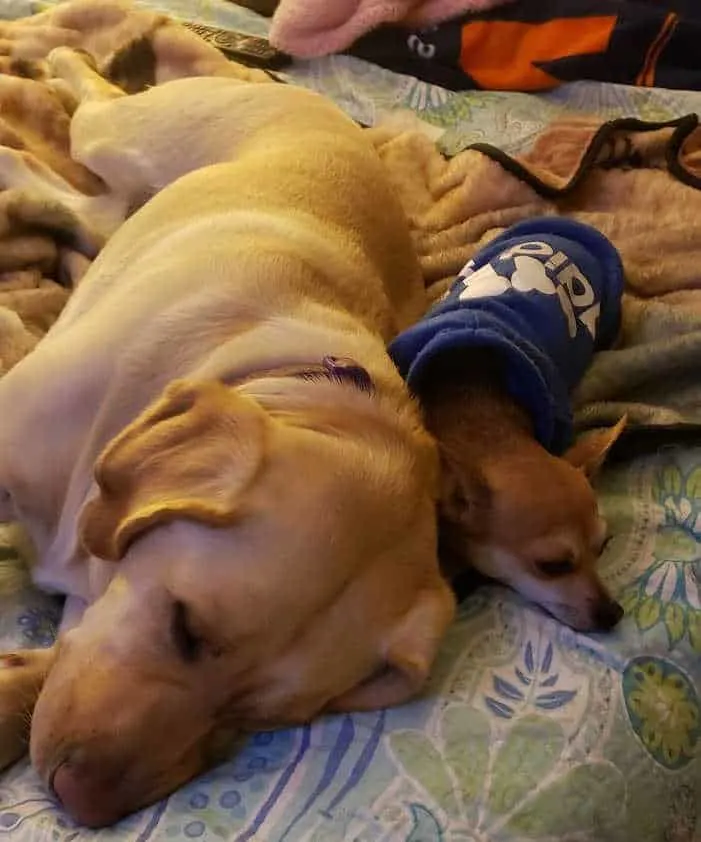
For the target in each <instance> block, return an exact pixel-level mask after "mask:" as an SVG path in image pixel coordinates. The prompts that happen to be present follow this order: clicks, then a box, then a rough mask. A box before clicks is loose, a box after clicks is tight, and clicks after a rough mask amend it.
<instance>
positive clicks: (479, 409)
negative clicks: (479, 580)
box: [390, 217, 625, 631]
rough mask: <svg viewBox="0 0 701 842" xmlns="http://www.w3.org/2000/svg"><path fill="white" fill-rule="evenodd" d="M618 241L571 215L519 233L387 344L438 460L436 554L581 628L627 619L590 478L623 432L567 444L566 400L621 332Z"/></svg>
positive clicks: (512, 232)
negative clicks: (604, 563)
mask: <svg viewBox="0 0 701 842" xmlns="http://www.w3.org/2000/svg"><path fill="white" fill-rule="evenodd" d="M622 289H623V269H622V265H621V262H620V258H619V256H618V253H617V252H616V250H615V248H614V247H613V245H612V244H611V243H610V242H609V241H608V240H607V239H606V238H605V237H604V236H603V235H602V234H600V233H599V232H598V231H596V230H595V229H593V228H590V227H589V226H586V225H582V224H581V223H578V222H574V221H572V220H567V219H562V218H559V217H556V218H541V219H536V220H531V221H529V222H526V223H521V224H520V225H516V226H514V227H513V228H511V229H508V230H507V231H506V232H505V233H504V234H502V235H501V236H500V237H498V238H497V239H496V240H495V241H493V242H492V243H491V244H490V245H489V246H488V247H487V248H486V249H484V250H482V251H481V252H480V253H478V255H477V256H476V257H475V258H473V259H472V260H471V261H470V262H469V263H468V265H467V266H466V267H465V269H464V270H463V272H462V273H461V274H460V276H459V277H458V279H457V281H456V283H455V284H454V285H453V286H452V287H451V289H450V290H449V292H448V293H447V295H446V296H445V297H444V299H443V300H442V301H441V302H439V304H438V305H437V306H436V307H434V308H433V309H432V310H431V311H430V312H429V313H428V314H427V316H426V317H425V318H424V319H423V320H422V321H421V322H419V323H418V324H417V325H414V326H413V327H412V328H410V329H409V330H408V331H405V332H404V333H403V334H401V335H400V336H399V337H398V338H397V339H395V341H394V342H393V343H392V345H391V346H390V352H391V353H392V355H393V357H394V359H395V362H396V363H397V365H398V367H399V369H400V371H401V372H402V374H403V375H404V376H405V377H406V378H407V380H408V381H409V384H410V386H411V387H412V389H413V391H414V392H415V393H416V395H417V396H418V398H419V399H420V401H421V404H422V406H423V409H424V415H425V421H426V425H427V427H428V429H429V431H430V432H431V433H432V434H433V435H434V437H435V438H436V439H437V440H438V443H439V447H440V451H441V455H442V461H443V489H442V494H441V499H440V504H439V515H440V521H441V543H442V559H443V563H444V566H445V572H446V574H447V575H448V577H449V578H451V579H453V578H454V577H455V576H457V575H460V574H461V573H462V572H463V571H464V570H465V569H466V568H468V567H469V568H471V569H473V570H476V571H477V572H478V573H480V574H482V575H484V576H487V577H489V578H491V579H495V580H498V581H500V582H503V583H504V584H506V585H509V586H510V587H512V588H513V589H514V590H516V591H518V592H519V593H520V594H522V595H523V596H524V597H526V598H527V599H529V600H532V601H533V602H536V603H538V604H539V605H541V606H542V607H543V608H544V609H546V610H547V611H548V612H550V613H551V614H552V615H554V616H555V617H556V618H558V619H559V620H561V621H562V622H564V623H566V624H567V625H569V626H571V627H573V628H575V629H577V630H580V631H607V630H609V629H612V628H613V627H614V626H615V625H616V624H617V623H618V621H619V620H620V619H621V617H622V616H623V609H622V608H621V606H620V605H619V604H618V603H617V602H616V601H615V600H614V599H612V597H611V596H610V595H609V594H608V592H607V591H606V589H605V587H604V586H603V584H602V583H601V581H600V579H599V577H598V575H597V571H596V562H597V560H598V558H599V556H600V555H601V552H602V550H603V547H604V545H605V543H606V539H607V528H606V523H605V521H604V520H603V518H602V517H601V516H600V514H599V511H598V506H597V500H596V495H595V493H594V490H593V488H592V485H591V484H590V481H591V480H592V478H593V477H594V476H595V475H596V473H597V471H598V470H599V469H600V467H601V465H602V464H603V462H604V459H605V457H606V455H607V454H608V452H609V450H610V449H611V447H612V446H613V444H614V443H615V441H616V440H617V439H618V437H619V436H620V434H621V433H622V431H623V429H624V427H625V418H624V419H622V420H621V421H620V422H619V423H618V424H616V425H615V426H614V427H611V428H609V429H604V430H595V431H591V432H589V433H586V434H584V435H583V436H582V437H580V439H579V440H578V441H577V442H576V443H575V444H572V438H573V422H572V411H571V406H570V392H571V390H572V389H573V388H574V386H575V385H576V383H577V382H578V381H579V380H580V379H581V377H582V376H583V374H584V372H585V371H586V369H587V367H588V365H589V363H590V361H591V357H592V355H593V353H594V352H596V351H598V350H601V349H603V348H606V347H608V346H610V345H611V344H612V343H613V341H614V340H615V338H616V336H617V334H618V330H619V325H620V308H621V295H622Z"/></svg>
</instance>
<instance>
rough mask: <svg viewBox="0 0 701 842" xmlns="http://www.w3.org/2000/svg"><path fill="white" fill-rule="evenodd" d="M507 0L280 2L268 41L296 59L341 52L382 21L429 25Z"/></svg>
mask: <svg viewBox="0 0 701 842" xmlns="http://www.w3.org/2000/svg"><path fill="white" fill-rule="evenodd" d="M505 2H508V0H280V4H279V6H278V7H277V10H276V12H275V14H274V15H273V21H272V26H271V29H270V36H269V37H270V41H271V43H272V44H274V45H275V46H276V47H278V48H279V49H281V50H284V51H285V52H286V53H289V54H290V55H293V56H295V57H297V58H313V57H316V56H325V55H329V54H331V53H338V52H342V51H343V50H345V49H347V48H348V47H350V45H351V44H353V43H354V42H355V41H357V40H358V38H360V37H361V36H362V35H365V33H366V32H369V31H370V30H371V29H375V28H376V27H378V26H380V25H381V24H385V23H393V24H401V25H404V26H410V27H417V28H418V27H423V26H430V25H431V24H436V23H440V22H441V21H444V20H448V19H449V18H454V17H457V16H458V15H461V14H465V13H466V12H481V11H484V10H485V9H491V8H492V7H493V6H500V5H503V4H504V3H505Z"/></svg>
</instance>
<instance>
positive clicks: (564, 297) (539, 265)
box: [446, 241, 601, 340]
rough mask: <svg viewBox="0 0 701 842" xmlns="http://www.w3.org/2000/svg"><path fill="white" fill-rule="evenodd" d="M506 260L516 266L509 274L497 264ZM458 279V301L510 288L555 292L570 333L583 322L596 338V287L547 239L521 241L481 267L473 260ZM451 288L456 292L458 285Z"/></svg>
mask: <svg viewBox="0 0 701 842" xmlns="http://www.w3.org/2000/svg"><path fill="white" fill-rule="evenodd" d="M507 260H511V261H512V263H513V267H514V268H513V271H512V272H511V274H510V276H506V275H504V274H500V273H499V272H497V270H496V269H495V268H494V264H495V263H497V264H498V263H501V262H503V261H507ZM458 283H462V284H463V287H464V288H463V290H462V291H461V292H460V294H459V295H458V300H459V301H469V300H474V299H480V298H492V297H496V296H498V295H502V294H503V293H505V292H507V291H508V290H510V289H513V290H515V291H516V292H521V293H530V292H536V293H540V294H542V295H556V296H557V298H558V300H559V304H560V307H561V309H562V313H563V315H564V317H565V319H566V321H567V328H568V331H569V335H570V337H571V338H572V339H573V338H574V337H575V336H576V335H577V331H578V329H579V325H580V324H581V325H583V326H584V327H585V328H586V330H587V331H588V332H589V334H590V335H591V338H592V339H593V340H594V339H596V331H597V324H598V321H599V316H600V313H601V304H600V303H599V302H598V301H596V296H595V293H594V289H593V288H592V285H591V284H590V283H589V279H588V278H587V277H586V276H585V275H584V273H583V272H581V271H580V269H579V267H578V266H577V264H576V263H574V261H572V260H570V258H569V257H568V256H567V255H566V254H564V252H561V251H555V249H554V248H553V247H552V246H550V245H548V243H543V242H535V241H534V242H525V243H518V244H517V245H515V246H513V247H512V248H509V249H507V250H506V251H503V252H501V253H500V254H499V255H497V256H496V257H495V258H493V259H492V261H491V262H490V263H487V264H485V265H484V266H482V267H480V268H479V269H475V268H474V261H473V260H471V261H470V262H469V263H468V264H467V265H466V266H465V267H464V268H463V270H462V271H461V272H460V274H459V275H458ZM451 292H452V293H453V294H454V292H455V288H453V289H452V290H451ZM449 294H450V293H449ZM446 297H447V296H446Z"/></svg>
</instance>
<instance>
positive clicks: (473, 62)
mask: <svg viewBox="0 0 701 842" xmlns="http://www.w3.org/2000/svg"><path fill="white" fill-rule="evenodd" d="M694 6H695V7H696V8H694ZM700 45H701V3H696V2H694V0H676V2H675V0H672V2H664V0H632V1H631V2H629V0H516V2H512V3H508V4H507V5H504V6H499V7H497V8H495V9H492V10H491V11H488V12H485V13H482V14H476V15H467V16H464V17H462V18H458V19H456V20H453V21H448V22H446V23H443V24H440V25H438V26H435V27H431V28H429V29H423V30H416V31H408V30H406V29H401V28H399V27H383V28H381V29H378V30H376V31H375V32H372V33H370V34H369V35H367V36H366V37H364V38H363V39H361V40H360V41H358V42H357V43H356V44H355V45H354V46H353V48H352V49H351V50H350V52H351V53H352V54H353V55H356V56H358V57H360V58H365V59H367V60H369V61H372V62H374V63H375V64H379V65H381V66H383V67H386V68H388V69H390V70H395V71H398V72H401V73H408V74H410V75H412V76H416V77H417V78H419V79H423V80H425V81H427V82H433V83H435V84H439V85H442V86H443V87H446V88H451V89H453V90H462V89H470V88H477V89H486V90H498V91H546V90H550V89H552V88H555V87H557V86H558V85H560V84H562V83H564V82H571V81H576V80H582V79H590V80H596V81H601V82H619V83H623V84H628V85H640V86H645V87H662V88H677V89H688V90H701V46H700Z"/></svg>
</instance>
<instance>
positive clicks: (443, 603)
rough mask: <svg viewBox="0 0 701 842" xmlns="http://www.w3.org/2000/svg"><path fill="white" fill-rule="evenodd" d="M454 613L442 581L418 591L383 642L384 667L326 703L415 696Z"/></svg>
mask: <svg viewBox="0 0 701 842" xmlns="http://www.w3.org/2000/svg"><path fill="white" fill-rule="evenodd" d="M454 616H455V597H454V595H453V592H452V590H451V589H450V588H449V587H448V585H447V584H446V583H445V582H443V581H441V582H440V583H439V584H437V585H436V586H435V587H433V588H427V589H425V590H423V591H421V593H420V595H419V598H418V599H417V601H416V602H415V603H414V605H413V607H412V608H411V609H410V610H409V612H408V613H407V614H406V615H405V616H404V617H403V618H402V619H401V620H400V622H399V624H398V625H397V626H396V628H395V629H394V631H393V632H392V634H391V635H390V637H389V639H388V640H387V641H386V642H385V647H384V652H383V659H384V661H385V665H386V668H385V669H384V670H383V671H382V672H381V673H379V674H378V675H376V676H374V677H372V678H370V679H368V680H367V681H365V682H363V683H362V684H360V685H358V686H357V687H355V688H354V689H352V690H350V691H349V692H348V693H344V695H343V696H341V697H339V698H338V699H334V701H333V702H332V703H331V704H330V705H329V708H328V709H329V710H330V711H362V710H376V709H377V708H384V707H392V706H393V705H397V704H401V703H402V702H405V701H407V700H408V699H410V698H411V697H412V696H415V695H416V694H417V693H418V692H419V691H420V690H421V688H422V687H423V685H424V684H425V683H426V680H427V679H428V676H429V673H430V671H431V667H432V666H433V661H434V659H435V657H436V652H437V651H438V647H439V645H440V643H441V641H442V639H443V635H444V634H445V632H446V629H447V628H448V626H449V624H450V623H451V622H452V620H453V617H454Z"/></svg>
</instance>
